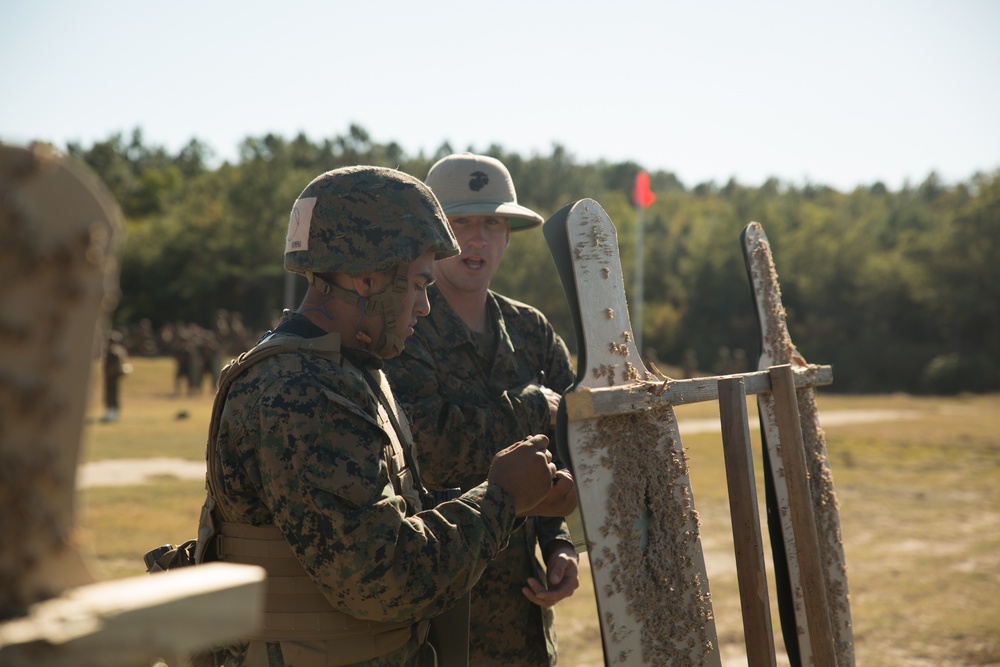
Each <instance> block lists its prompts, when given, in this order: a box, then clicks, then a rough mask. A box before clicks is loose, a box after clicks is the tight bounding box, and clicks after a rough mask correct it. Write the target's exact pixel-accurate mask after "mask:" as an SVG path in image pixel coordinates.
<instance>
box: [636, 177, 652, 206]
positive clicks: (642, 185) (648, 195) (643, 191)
mask: <svg viewBox="0 0 1000 667" xmlns="http://www.w3.org/2000/svg"><path fill="white" fill-rule="evenodd" d="M654 201H656V195H654V194H653V191H652V190H650V189H649V174H647V173H646V172H644V171H640V172H639V173H638V174H636V175H635V185H633V186H632V203H633V204H635V205H636V206H638V207H640V208H649V205H650V204H652V203H653V202H654Z"/></svg>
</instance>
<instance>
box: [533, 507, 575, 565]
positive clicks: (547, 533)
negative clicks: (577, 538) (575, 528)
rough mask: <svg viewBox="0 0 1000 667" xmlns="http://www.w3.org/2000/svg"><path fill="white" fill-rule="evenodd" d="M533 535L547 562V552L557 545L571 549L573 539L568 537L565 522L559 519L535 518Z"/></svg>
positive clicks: (567, 527) (567, 528)
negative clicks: (536, 538)
mask: <svg viewBox="0 0 1000 667" xmlns="http://www.w3.org/2000/svg"><path fill="white" fill-rule="evenodd" d="M535 534H536V535H537V536H538V545H539V546H540V547H541V548H542V554H543V555H544V556H545V558H546V560H548V555H549V552H550V551H551V550H552V549H554V548H555V547H556V546H557V545H559V544H565V545H567V546H569V547H570V548H572V547H573V537H572V536H571V535H570V532H569V526H568V525H567V524H566V520H565V519H562V518H559V517H547V516H537V517H535Z"/></svg>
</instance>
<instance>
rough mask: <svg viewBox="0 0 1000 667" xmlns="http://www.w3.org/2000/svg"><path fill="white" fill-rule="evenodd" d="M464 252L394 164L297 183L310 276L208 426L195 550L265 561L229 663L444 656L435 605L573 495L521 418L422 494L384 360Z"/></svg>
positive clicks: (295, 250)
mask: <svg viewBox="0 0 1000 667" xmlns="http://www.w3.org/2000/svg"><path fill="white" fill-rule="evenodd" d="M457 252H458V246H457V244H456V242H455V237H454V235H453V234H452V231H451V229H450V227H449V225H448V223H447V220H446V218H445V216H444V214H443V212H442V211H441V208H440V205H439V204H438V202H437V200H436V199H435V197H434V196H433V194H431V192H430V191H429V190H428V189H427V188H426V187H425V186H424V185H423V184H422V183H421V182H420V181H419V180H417V179H415V178H412V177H410V176H407V175H406V174H403V173H401V172H399V171H396V170H392V169H385V168H379V167H351V168H345V169H337V170H334V171H330V172H327V173H325V174H322V175H320V176H319V177H317V178H316V179H314V180H313V181H312V182H311V183H309V185H307V186H306V188H305V189H304V190H303V191H302V194H301V195H300V196H299V198H298V199H297V200H296V202H295V205H294V207H293V209H292V212H291V215H290V219H289V227H288V235H287V239H286V248H285V267H286V269H288V270H289V271H295V272H299V273H302V274H304V275H305V276H306V278H307V279H308V282H309V287H308V289H307V293H306V295H305V298H304V299H303V302H302V304H301V306H300V307H299V309H298V310H297V311H296V312H295V313H293V314H291V316H290V317H287V318H286V319H285V320H284V321H283V322H282V324H280V325H279V326H278V327H277V328H276V329H275V330H274V331H272V332H269V333H268V334H267V335H266V336H265V337H264V338H263V339H262V340H261V342H260V343H258V344H257V346H255V347H254V348H253V349H252V350H250V351H249V352H247V353H244V354H243V355H241V356H240V358H239V359H238V360H236V361H235V362H233V363H232V364H230V365H229V366H227V368H226V369H225V370H224V371H223V373H222V376H221V378H220V387H219V392H218V395H217V397H216V403H215V408H214V409H213V417H212V426H211V430H210V434H209V447H208V477H207V479H208V487H209V500H208V501H207V502H206V514H207V519H206V515H203V527H204V525H205V524H210V525H211V527H212V529H213V532H214V533H215V536H214V538H213V539H212V540H208V539H206V536H205V534H204V533H203V532H202V531H201V530H199V551H200V552H199V555H198V559H199V560H210V559H212V558H218V559H221V560H225V561H230V562H240V563H252V564H257V565H261V566H263V567H265V569H267V570H268V574H269V590H268V596H267V602H266V614H265V618H264V626H263V627H262V628H261V629H260V630H259V632H258V633H257V634H255V635H254V636H253V637H247V638H244V639H243V640H242V641H239V642H236V643H234V644H232V645H230V646H227V647H224V649H223V653H224V656H225V659H224V662H225V664H227V665H245V666H247V667H256V666H258V665H265V666H267V667H280V666H282V665H295V666H296V667H311V666H314V665H315V666H320V665H323V666H326V665H355V664H358V665H379V666H382V665H429V664H435V661H436V660H437V658H436V657H435V648H434V647H433V645H432V644H431V643H429V642H428V641H427V636H428V632H429V626H430V622H429V621H430V619H432V618H433V617H435V616H436V615H438V614H440V613H441V612H442V611H445V610H447V609H449V608H450V607H452V606H453V605H454V604H455V602H456V601H458V600H459V599H460V598H462V597H463V596H464V595H465V594H466V593H467V592H468V590H469V589H470V588H471V586H472V585H473V583H474V582H475V581H476V580H477V579H478V578H479V576H480V574H481V573H482V571H483V569H484V568H485V567H486V564H487V563H488V562H489V561H490V560H492V559H493V558H495V557H496V555H497V553H499V552H500V551H501V550H502V549H503V548H504V547H505V546H506V544H507V542H508V540H509V538H510V535H511V534H512V533H513V532H514V530H515V529H516V527H517V526H518V525H519V524H520V523H521V520H520V518H519V517H524V516H526V515H529V514H534V513H560V512H562V511H564V510H565V509H566V506H567V503H570V507H572V504H575V494H570V496H569V497H567V495H566V494H565V493H564V490H563V489H561V488H560V489H556V488H555V487H554V485H553V483H552V478H553V476H554V474H555V472H556V471H555V467H554V466H553V464H552V462H551V455H550V454H549V453H548V451H547V438H546V437H545V436H544V435H535V436H529V437H527V438H524V436H525V434H524V433H522V434H520V435H519V436H518V438H516V439H514V440H512V442H513V443H514V444H512V445H511V446H510V447H508V448H506V449H504V451H502V452H500V453H499V454H498V455H497V456H496V457H495V459H494V461H493V465H492V466H491V469H490V472H489V475H488V476H487V477H486V478H485V480H484V481H483V483H481V484H478V485H476V486H474V487H473V488H470V489H469V490H468V491H467V492H466V493H464V494H463V495H462V496H461V497H459V498H457V499H455V500H451V501H447V502H444V503H441V504H439V505H438V506H437V507H436V508H434V509H430V508H429V507H427V506H426V503H427V502H428V501H427V494H426V493H425V492H424V489H423V486H422V484H421V482H420V479H419V475H418V471H417V468H416V466H415V464H414V462H413V456H412V454H411V451H410V449H411V444H412V443H411V436H410V432H409V428H408V424H407V419H406V416H405V415H404V414H403V412H402V410H401V409H400V407H399V405H398V403H397V402H396V400H395V398H394V396H393V393H392V391H391V390H390V388H389V385H388V383H387V381H386V378H385V376H384V375H383V373H382V370H381V365H382V359H383V358H384V357H391V356H394V355H396V354H398V353H399V351H400V350H401V349H402V347H403V343H404V341H405V340H406V338H407V337H409V336H410V335H411V334H412V333H413V330H414V326H415V324H416V322H417V318H418V317H419V316H423V315H427V313H428V310H429V304H428V301H427V288H428V287H429V286H430V285H431V283H433V281H434V279H435V261H436V260H438V259H441V258H444V257H449V256H452V255H454V254H456V253H457ZM521 438H524V439H523V440H521ZM515 440H517V442H515ZM437 664H443V663H441V662H438V663H437Z"/></svg>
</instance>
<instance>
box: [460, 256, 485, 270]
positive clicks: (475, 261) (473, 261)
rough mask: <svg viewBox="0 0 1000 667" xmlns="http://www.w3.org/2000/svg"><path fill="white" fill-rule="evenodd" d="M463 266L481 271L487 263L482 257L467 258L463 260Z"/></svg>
mask: <svg viewBox="0 0 1000 667" xmlns="http://www.w3.org/2000/svg"><path fill="white" fill-rule="evenodd" d="M462 264H464V265H465V266H466V267H467V268H469V269H472V270H473V271H479V270H480V269H482V268H483V266H485V265H486V261H485V260H484V259H483V258H482V257H466V258H465V259H463V260H462Z"/></svg>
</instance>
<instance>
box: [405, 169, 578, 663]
mask: <svg viewBox="0 0 1000 667" xmlns="http://www.w3.org/2000/svg"><path fill="white" fill-rule="evenodd" d="M425 182H426V183H427V185H428V186H429V187H430V188H431V190H432V191H433V192H434V194H435V195H436V196H437V198H438V201H440V202H441V206H442V207H443V210H444V212H445V214H446V215H447V216H448V220H449V222H450V223H451V226H452V229H453V230H454V232H455V235H456V237H457V240H458V242H459V245H460V246H461V254H460V255H456V256H454V257H451V258H449V259H445V260H443V261H441V262H440V263H439V264H438V267H437V271H438V281H437V282H436V283H435V284H434V286H433V287H431V288H430V289H429V290H428V293H429V294H428V297H429V300H430V304H431V306H432V308H431V314H430V316H429V317H427V318H426V319H424V320H423V321H421V323H420V326H419V327H417V332H416V335H414V336H413V337H412V338H410V339H409V340H408V341H407V343H406V346H405V350H404V352H403V354H402V355H401V356H399V357H398V358H397V359H395V360H390V361H387V362H386V373H387V374H388V375H389V377H390V379H391V381H392V383H393V386H394V387H395V388H396V389H397V391H398V393H399V396H400V400H401V401H402V402H403V403H404V406H405V408H406V409H407V412H408V413H409V415H410V417H411V419H412V423H413V430H414V438H415V443H416V451H417V463H418V464H419V465H420V469H421V472H422V475H423V479H424V481H425V482H426V483H427V484H428V486H431V487H434V488H447V487H459V488H460V489H462V490H468V489H471V488H473V487H475V486H476V485H477V484H480V483H481V482H482V481H483V480H484V479H486V476H487V475H488V471H489V465H490V460H491V459H492V457H493V455H494V454H495V453H496V452H497V451H499V450H501V449H503V448H504V447H505V446H506V445H507V443H508V442H509V441H510V440H511V439H512V438H515V437H517V434H519V433H551V430H552V428H553V426H554V424H555V416H556V411H557V409H558V407H559V399H560V396H559V394H560V393H561V392H562V391H564V390H565V389H566V388H567V387H569V386H570V385H572V384H573V382H574V379H575V378H574V374H573V371H572V366H571V362H570V356H569V351H568V350H567V349H566V345H565V344H564V342H563V340H562V339H561V338H560V337H559V335H558V334H557V333H556V332H555V330H554V329H553V327H552V325H551V324H550V323H549V322H548V320H547V319H546V318H545V316H544V315H543V314H542V313H541V312H540V311H539V310H538V309H536V308H533V307H531V306H529V305H527V304H525V303H521V302H518V301H515V300H513V299H509V298H507V297H505V296H503V295H501V294H498V293H496V292H494V291H492V290H491V289H490V283H491V281H492V279H493V276H494V275H496V273H497V271H498V269H499V268H500V261H501V259H502V258H503V256H504V253H505V251H506V249H507V246H508V244H509V243H510V237H511V234H512V233H518V234H527V233H531V232H530V231H527V230H531V229H534V228H537V227H538V226H539V225H540V224H541V223H542V218H541V216H539V215H538V214H537V213H535V212H534V211H532V210H530V209H528V208H526V207H524V206H521V205H520V204H518V202H517V194H516V192H515V190H514V183H513V180H512V179H511V176H510V173H509V171H508V170H507V168H506V167H505V166H504V164H503V163H502V162H500V161H499V160H497V159H495V158H493V157H490V156H487V155H476V154H473V153H458V154H454V155H449V156H447V157H445V158H443V159H441V160H439V161H438V162H437V163H436V164H434V165H433V166H432V167H431V169H430V171H429V173H428V174H427V179H426V181H425ZM560 475H561V476H565V481H564V482H562V483H565V484H567V485H568V486H570V485H571V481H570V479H569V477H568V473H565V472H563V471H560ZM557 485H558V484H557ZM536 550H537V552H538V553H541V555H542V559H541V560H539V559H538V557H537V556H536ZM578 586H579V578H578V567H577V555H576V550H575V549H574V546H573V542H572V541H571V539H570V534H569V531H568V528H567V525H566V522H565V521H564V520H563V519H562V518H558V517H556V518H553V517H545V518H542V517H536V518H534V519H531V520H528V521H527V522H525V524H524V526H523V527H522V528H521V529H519V530H518V531H517V532H516V533H515V534H514V536H513V537H512V538H511V541H510V546H509V547H507V549H505V550H504V551H503V552H502V553H500V554H499V555H498V556H497V558H496V559H494V560H493V561H492V562H491V563H490V564H489V565H487V567H486V572H485V573H484V575H483V576H482V578H481V579H480V580H479V583H478V584H477V585H476V587H475V588H474V589H473V590H472V595H471V617H470V631H469V639H470V645H469V651H470V661H471V663H472V664H474V665H483V666H487V667H488V666H490V665H511V664H517V665H550V664H555V662H556V636H555V631H554V625H553V623H554V613H553V609H552V607H553V605H555V604H556V603H557V602H559V601H560V600H562V599H564V598H566V597H568V596H569V595H572V594H573V592H574V591H575V590H576V589H577V587H578Z"/></svg>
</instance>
